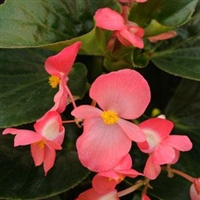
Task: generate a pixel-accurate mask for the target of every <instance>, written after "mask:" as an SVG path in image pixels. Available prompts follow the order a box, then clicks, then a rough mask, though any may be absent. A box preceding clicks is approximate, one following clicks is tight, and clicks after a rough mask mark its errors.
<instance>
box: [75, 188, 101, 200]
mask: <svg viewBox="0 0 200 200" xmlns="http://www.w3.org/2000/svg"><path fill="white" fill-rule="evenodd" d="M100 198H101V194H99V193H97V192H96V191H95V190H94V189H93V188H91V189H89V190H86V191H85V192H83V193H81V194H80V195H79V196H78V198H76V200H99V199H100Z"/></svg>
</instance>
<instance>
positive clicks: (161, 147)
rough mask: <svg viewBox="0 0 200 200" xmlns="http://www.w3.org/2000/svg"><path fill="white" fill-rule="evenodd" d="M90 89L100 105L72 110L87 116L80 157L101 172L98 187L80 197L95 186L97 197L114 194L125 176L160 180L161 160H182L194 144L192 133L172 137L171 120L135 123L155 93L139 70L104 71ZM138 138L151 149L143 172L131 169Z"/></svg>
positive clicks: (141, 145)
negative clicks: (134, 120)
mask: <svg viewBox="0 0 200 200" xmlns="http://www.w3.org/2000/svg"><path fill="white" fill-rule="evenodd" d="M89 94H90V97H91V99H93V100H94V101H95V102H96V103H97V104H98V107H99V108H97V107H94V106H89V105H81V106H79V107H77V108H75V109H74V110H73V111H72V115H73V116H75V117H76V118H77V119H79V120H80V119H82V120H83V133H82V135H81V136H80V137H79V138H78V139H77V142H76V147H77V151H78V156H79V160H80V161H81V163H82V164H83V165H84V166H85V167H87V168H88V169H89V170H91V171H93V172H97V175H96V176H95V177H94V179H93V188H92V189H89V190H88V191H86V192H84V193H83V194H81V195H80V197H78V199H84V198H83V197H84V196H87V195H88V194H90V193H91V191H92V192H93V193H95V194H97V196H98V195H103V196H104V195H106V194H109V193H110V192H111V193H112V191H113V190H114V189H115V186H116V185H117V184H118V183H120V182H121V181H122V180H123V179H124V177H125V176H129V177H132V178H135V177H136V176H138V175H142V176H145V177H147V178H149V179H155V178H156V177H157V176H158V175H159V173H160V171H161V167H160V165H164V164H174V163H176V162H177V161H178V158H179V154H180V151H188V150H190V149H191V148H192V143H191V142H190V140H189V138H188V137H187V136H181V135H171V136H169V134H170V132H171V131H172V128H173V123H172V122H171V121H169V120H166V119H161V118H151V119H148V120H145V121H143V122H141V123H140V124H139V125H136V124H134V123H133V122H132V120H133V119H136V118H138V117H140V116H141V115H142V114H143V113H144V111H145V109H146V108H147V106H148V104H149V102H150V96H151V95H150V88H149V86H148V83H147V82H146V80H145V79H144V78H143V77H142V76H141V75H140V74H139V73H138V72H137V71H135V70H131V69H124V70H120V71H117V72H111V73H109V74H105V75H101V76H99V77H98V78H97V79H96V80H95V81H94V82H93V84H92V85H91V88H90V92H89ZM132 142H135V143H137V145H138V147H139V149H140V150H141V151H142V152H144V153H148V154H149V158H148V159H147V161H146V166H145V168H144V172H143V173H139V172H137V171H136V170H134V169H131V167H132V160H131V157H130V155H129V151H130V149H131V145H132ZM97 177H98V178H97ZM106 178H107V179H106ZM109 180H115V181H114V182H112V181H109ZM102 182H103V183H102ZM113 194H114V193H113ZM85 199H86V197H85Z"/></svg>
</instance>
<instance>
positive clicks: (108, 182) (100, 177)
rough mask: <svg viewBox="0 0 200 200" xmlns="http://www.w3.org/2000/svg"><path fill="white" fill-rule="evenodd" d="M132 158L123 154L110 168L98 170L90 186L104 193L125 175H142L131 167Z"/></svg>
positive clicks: (113, 187) (132, 176) (111, 188)
mask: <svg viewBox="0 0 200 200" xmlns="http://www.w3.org/2000/svg"><path fill="white" fill-rule="evenodd" d="M131 167H132V159H131V156H130V155H129V154H127V156H125V157H124V158H123V159H122V160H121V161H120V163H119V165H117V166H116V167H115V168H113V169H112V170H109V171H106V172H99V173H98V174H97V175H96V176H94V178H93V180H92V186H93V188H94V190H95V191H96V192H98V193H99V194H105V193H108V192H109V191H112V190H113V189H115V187H116V185H117V184H119V183H120V182H121V181H123V180H124V178H125V177H126V176H128V177H130V178H135V177H137V176H138V175H143V174H141V173H139V172H138V171H136V170H134V169H131Z"/></svg>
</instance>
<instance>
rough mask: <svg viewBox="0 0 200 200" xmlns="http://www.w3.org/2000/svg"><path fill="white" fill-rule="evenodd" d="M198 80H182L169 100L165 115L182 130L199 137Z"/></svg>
mask: <svg viewBox="0 0 200 200" xmlns="http://www.w3.org/2000/svg"><path fill="white" fill-rule="evenodd" d="M199 91H200V82H199V81H192V80H183V81H182V82H181V84H180V85H179V87H178V88H177V90H176V93H175V94H174V96H173V97H172V99H171V100H170V102H169V104H168V106H167V108H166V115H167V117H168V118H169V119H171V120H172V121H174V122H175V126H176V127H177V128H180V129H182V130H185V131H188V132H189V133H190V132H193V133H196V134H198V136H199V138H200V123H199V118H200V92H199Z"/></svg>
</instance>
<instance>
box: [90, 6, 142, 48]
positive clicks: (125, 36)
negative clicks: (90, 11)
mask: <svg viewBox="0 0 200 200" xmlns="http://www.w3.org/2000/svg"><path fill="white" fill-rule="evenodd" d="M94 19H95V21H96V26H97V27H99V28H103V29H105V30H110V31H114V35H115V36H116V37H117V38H118V40H119V41H120V42H121V43H122V44H123V45H124V46H134V47H138V48H140V49H142V48H143V47H144V43H143V40H142V39H141V37H143V36H144V30H143V29H142V28H140V27H139V26H138V25H137V24H136V23H134V22H130V21H129V22H127V23H126V22H125V20H124V18H123V17H122V16H121V15H120V14H119V13H118V12H116V11H114V10H111V9H110V8H101V9H99V10H97V11H96V13H95V15H94Z"/></svg>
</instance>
